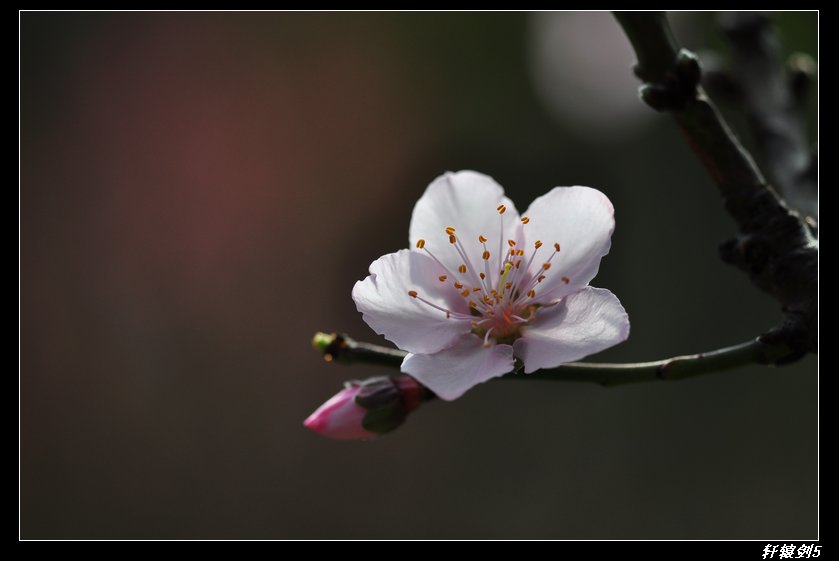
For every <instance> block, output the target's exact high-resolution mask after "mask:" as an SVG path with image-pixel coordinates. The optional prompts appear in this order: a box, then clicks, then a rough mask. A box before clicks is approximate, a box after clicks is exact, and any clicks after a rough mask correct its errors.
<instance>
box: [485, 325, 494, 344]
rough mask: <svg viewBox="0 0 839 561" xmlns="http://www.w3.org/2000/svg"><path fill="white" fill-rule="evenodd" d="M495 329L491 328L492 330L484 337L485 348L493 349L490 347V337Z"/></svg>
mask: <svg viewBox="0 0 839 561" xmlns="http://www.w3.org/2000/svg"><path fill="white" fill-rule="evenodd" d="M494 329H495V328H494V327H490V328H489V329H488V330H487V333H486V335H484V347H491V346H492V345H490V344H489V336H490V334H491V333H492V331H493V330H494Z"/></svg>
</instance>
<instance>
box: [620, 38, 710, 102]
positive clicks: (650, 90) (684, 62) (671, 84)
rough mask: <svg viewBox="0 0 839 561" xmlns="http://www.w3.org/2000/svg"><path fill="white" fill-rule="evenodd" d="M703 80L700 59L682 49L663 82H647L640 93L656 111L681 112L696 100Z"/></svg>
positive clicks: (640, 89)
mask: <svg viewBox="0 0 839 561" xmlns="http://www.w3.org/2000/svg"><path fill="white" fill-rule="evenodd" d="M636 74H638V71H637V70H636ZM701 79H702V68H701V67H700V65H699V58H698V57H697V56H696V55H695V54H694V53H692V52H690V51H689V50H687V49H681V50H679V52H678V54H677V55H676V60H675V61H673V69H672V70H671V71H669V72H667V73H666V74H665V75H664V80H663V81H661V82H647V83H645V84H643V85H642V86H641V87H640V88H639V90H638V91H639V94H640V96H641V99H642V100H643V101H644V103H646V104H647V105H649V106H650V107H652V108H653V109H655V110H656V111H680V110H682V109H684V107H685V106H686V105H687V104H688V103H689V102H690V101H691V100H694V99H696V96H697V93H698V90H697V86H699V82H700V81H701Z"/></svg>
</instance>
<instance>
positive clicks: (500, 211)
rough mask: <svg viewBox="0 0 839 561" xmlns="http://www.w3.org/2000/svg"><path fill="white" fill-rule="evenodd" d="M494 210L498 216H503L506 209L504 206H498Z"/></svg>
mask: <svg viewBox="0 0 839 561" xmlns="http://www.w3.org/2000/svg"><path fill="white" fill-rule="evenodd" d="M495 210H497V211H498V214H504V213H505V212H507V207H506V206H504V205H498V208H497V209H495Z"/></svg>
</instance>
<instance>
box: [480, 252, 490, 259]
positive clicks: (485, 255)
mask: <svg viewBox="0 0 839 561" xmlns="http://www.w3.org/2000/svg"><path fill="white" fill-rule="evenodd" d="M481 257H483V258H484V261H489V252H488V251H485V252H484V254H483V255H482V256H481Z"/></svg>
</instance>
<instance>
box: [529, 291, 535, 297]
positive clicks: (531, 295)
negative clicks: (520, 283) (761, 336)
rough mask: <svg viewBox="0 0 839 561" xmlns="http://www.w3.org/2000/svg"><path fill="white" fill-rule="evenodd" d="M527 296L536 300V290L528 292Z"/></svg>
mask: <svg viewBox="0 0 839 561" xmlns="http://www.w3.org/2000/svg"><path fill="white" fill-rule="evenodd" d="M527 295H528V296H530V297H531V298H536V291H535V290H528V291H527Z"/></svg>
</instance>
